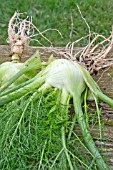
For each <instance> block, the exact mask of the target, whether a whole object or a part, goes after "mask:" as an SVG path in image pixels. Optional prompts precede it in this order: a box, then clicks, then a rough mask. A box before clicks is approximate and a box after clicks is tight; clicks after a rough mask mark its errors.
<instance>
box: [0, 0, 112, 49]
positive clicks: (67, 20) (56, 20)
mask: <svg viewBox="0 0 113 170" xmlns="http://www.w3.org/2000/svg"><path fill="white" fill-rule="evenodd" d="M0 2H1V3H0V44H7V42H6V39H7V27H8V22H9V19H10V18H11V16H12V15H13V13H14V12H15V11H17V10H18V11H19V12H27V15H29V16H32V17H33V23H34V24H35V25H36V27H37V28H38V29H39V30H40V31H44V30H46V29H48V28H52V29H58V30H59V31H60V32H61V34H62V36H63V37H62V38H61V36H60V35H59V34H58V32H56V31H48V32H46V33H45V34H44V35H45V36H46V37H47V38H48V39H49V40H50V41H52V43H53V44H52V45H53V46H65V45H66V44H67V43H68V42H73V41H75V40H77V39H78V38H81V37H82V36H85V35H87V34H88V32H89V30H88V27H87V26H86V23H85V22H84V20H83V19H82V18H81V15H80V13H79V11H78V8H77V6H76V4H78V5H79V8H80V10H81V12H82V15H83V17H84V18H85V19H86V20H87V22H88V24H89V26H90V29H91V31H92V32H97V33H99V34H102V35H105V36H106V37H107V36H108V35H109V34H110V31H111V28H112V23H113V12H112V11H113V1H112V0H108V1H105V0H98V1H97V0H96V1H93V0H60V1H59V0H38V1H37V0H32V1H31V0H24V1H23V0H18V1H15V0H11V1H10V0H5V1H3V0H0ZM38 40H39V41H40V42H41V43H42V44H43V45H45V46H50V43H48V42H47V41H45V40H44V39H43V38H42V37H41V36H38ZM85 43H86V42H81V43H80V44H78V45H80V46H83V45H84V44H85ZM31 45H37V46H39V45H40V44H38V42H32V43H31Z"/></svg>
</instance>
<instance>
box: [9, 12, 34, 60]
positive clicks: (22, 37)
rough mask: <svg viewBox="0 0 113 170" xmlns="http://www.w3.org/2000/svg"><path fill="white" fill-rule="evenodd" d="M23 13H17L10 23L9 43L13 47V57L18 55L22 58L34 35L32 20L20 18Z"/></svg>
mask: <svg viewBox="0 0 113 170" xmlns="http://www.w3.org/2000/svg"><path fill="white" fill-rule="evenodd" d="M20 15H21V13H18V12H15V13H14V15H13V16H12V18H11V19H10V21H9V25H8V39H7V42H8V43H9V44H10V46H11V55H13V54H17V55H18V56H19V57H21V55H22V53H23V50H24V48H25V46H27V45H28V44H29V42H30V38H29V37H30V36H31V34H33V26H32V25H31V23H32V18H29V17H27V18H25V19H21V18H20Z"/></svg>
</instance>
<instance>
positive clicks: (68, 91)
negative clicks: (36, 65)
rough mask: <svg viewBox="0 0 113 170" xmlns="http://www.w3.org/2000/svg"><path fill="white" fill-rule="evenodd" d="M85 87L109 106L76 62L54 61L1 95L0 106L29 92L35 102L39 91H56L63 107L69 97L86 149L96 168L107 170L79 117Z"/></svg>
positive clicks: (109, 102)
mask: <svg viewBox="0 0 113 170" xmlns="http://www.w3.org/2000/svg"><path fill="white" fill-rule="evenodd" d="M86 87H88V88H89V90H90V91H91V93H92V94H93V95H94V96H95V97H97V98H99V99H101V100H103V101H104V102H106V103H107V104H109V105H110V106H111V107H113V100H112V99H110V98H109V97H107V96H106V95H104V94H103V93H102V92H101V90H100V89H99V87H98V85H97V84H96V83H95V81H94V80H93V79H92V77H91V76H90V75H89V73H88V72H87V71H86V70H85V69H84V68H83V67H81V66H80V65H79V64H78V63H73V62H71V61H69V60H66V59H58V60H55V61H53V62H52V63H50V64H49V65H48V66H47V67H45V68H44V69H43V70H42V71H41V72H40V73H39V74H37V75H36V76H35V77H34V78H32V79H30V81H28V82H26V84H25V83H24V84H21V86H17V87H16V88H12V89H11V90H9V91H8V92H3V93H1V97H0V106H3V105H4V104H6V103H8V102H11V101H14V100H16V99H18V98H21V97H22V96H23V95H26V94H29V93H30V94H32V96H31V100H34V101H35V100H36V99H37V96H38V93H39V92H42V93H43V94H46V93H47V92H48V91H51V89H53V88H55V89H56V88H57V89H59V90H60V91H61V99H60V103H61V104H63V105H66V104H67V101H69V100H68V99H69V96H70V98H73V104H74V110H75V115H76V119H77V121H78V125H79V127H80V130H81V132H82V135H83V138H84V141H85V143H86V146H87V148H88V149H89V151H90V152H91V154H92V155H93V157H94V158H95V161H96V164H97V166H98V169H99V170H101V169H106V170H107V169H108V167H107V165H106V164H105V162H104V160H103V159H102V157H101V155H100V153H99V151H98V149H97V148H96V146H95V144H94V142H93V139H92V137H91V135H90V132H89V130H88V129H87V125H86V122H85V118H84V115H83V111H82V106H81V105H82V94H83V91H84V90H85V88H86ZM62 136H64V127H62ZM64 147H65V144H64ZM65 154H66V156H67V160H68V161H69V165H70V169H71V170H72V169H73V166H72V164H71V162H70V157H69V154H68V152H67V150H66V149H65Z"/></svg>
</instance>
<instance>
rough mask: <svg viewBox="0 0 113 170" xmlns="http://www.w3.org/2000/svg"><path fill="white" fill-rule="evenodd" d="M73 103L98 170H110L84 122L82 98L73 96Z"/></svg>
mask: <svg viewBox="0 0 113 170" xmlns="http://www.w3.org/2000/svg"><path fill="white" fill-rule="evenodd" d="M73 102H74V108H75V114H76V117H77V120H78V124H79V127H80V130H81V132H82V135H83V138H84V141H85V143H86V145H87V148H88V149H89V151H90V152H91V153H92V155H93V157H94V159H95V161H96V163H97V166H98V169H99V170H109V168H108V167H107V165H106V163H105V162H104V160H103V159H102V157H101V155H100V153H99V151H98V149H97V148H96V146H95V144H94V142H93V139H92V137H91V135H90V133H89V131H88V129H87V126H86V123H85V120H84V116H83V112H82V108H81V104H80V103H81V100H80V96H79V95H78V96H77V94H76V96H73Z"/></svg>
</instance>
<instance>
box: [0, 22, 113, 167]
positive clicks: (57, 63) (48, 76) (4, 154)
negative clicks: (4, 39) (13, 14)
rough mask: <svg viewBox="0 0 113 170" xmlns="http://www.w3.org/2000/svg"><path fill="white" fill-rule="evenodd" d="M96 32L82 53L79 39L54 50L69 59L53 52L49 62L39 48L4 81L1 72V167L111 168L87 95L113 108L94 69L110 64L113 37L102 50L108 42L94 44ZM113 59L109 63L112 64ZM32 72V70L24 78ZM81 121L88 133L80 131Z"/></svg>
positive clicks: (112, 103)
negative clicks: (93, 127)
mask: <svg viewBox="0 0 113 170" xmlns="http://www.w3.org/2000/svg"><path fill="white" fill-rule="evenodd" d="M19 21H20V20H19ZM11 23H12V22H11ZM21 23H23V21H21ZM20 25H21V24H20ZM22 25H23V24H22ZM11 27H12V26H11ZM22 30H23V29H22ZM18 32H19V30H18V31H17V33H18ZM20 32H21V31H20ZM19 35H22V36H23V34H19ZM25 35H26V34H25ZM25 35H24V36H25ZM96 38H98V36H96ZM96 38H94V39H93V40H92V42H91V43H90V44H88V45H87V47H85V48H84V49H82V50H81V51H80V52H78V53H77V54H74V44H75V43H73V44H70V46H69V45H68V46H67V48H68V50H67V51H66V52H61V51H59V50H56V51H54V55H55V54H56V53H57V55H59V56H60V57H62V56H64V57H65V59H55V58H54V57H53V55H51V56H50V58H49V60H48V61H47V62H43V61H41V60H40V55H41V54H40V52H37V53H36V54H34V55H33V56H32V57H31V58H30V59H28V60H27V61H26V62H25V63H23V64H22V67H21V69H20V70H18V72H17V73H15V74H13V75H11V77H9V78H8V79H7V81H6V82H4V83H3V84H2V82H3V79H5V78H4V77H5V76H6V75H7V73H5V74H3V76H2V77H0V81H1V88H0V92H1V93H0V107H1V108H0V126H1V127H0V139H1V140H0V153H1V154H0V169H4V170H9V169H11V170H12V169H41V170H42V169H44V170H45V169H54V170H55V169H56V170H60V169H62V170H63V169H64V170H66V169H67V170H68V169H71V170H76V169H92V170H94V169H95V170H97V169H99V170H102V169H105V170H108V169H109V167H108V165H107V164H106V161H105V160H104V158H103V157H102V155H101V154H100V152H99V150H98V148H97V147H96V146H95V143H94V141H93V139H92V136H91V135H90V128H89V125H88V122H87V119H86V117H85V114H84V112H85V113H86V112H87V104H86V100H87V99H91V100H94V101H95V102H96V105H97V99H100V100H102V101H104V102H105V103H107V104H108V105H110V106H111V107H112V108H113V100H112V99H110V98H109V97H107V96H106V95H104V94H103V93H102V91H101V90H100V88H99V87H98V85H97V84H96V82H95V81H94V80H93V79H92V77H91V75H90V74H89V72H90V73H91V74H92V73H95V70H96V71H98V70H99V69H100V68H102V66H103V67H105V65H104V64H103V61H104V60H107V59H106V57H107V54H108V53H109V52H110V50H111V49H112V48H111V47H112V39H111V41H110V38H111V37H110V38H109V40H108V44H107V45H106V48H103V49H102V51H101V53H100V52H99V54H101V55H100V56H98V55H99V54H97V53H94V51H95V50H97V48H98V47H99V46H100V45H102V44H103V43H104V42H103V41H102V42H101V43H99V44H98V45H95V46H94V47H93V48H91V47H92V45H93V43H94V42H95V41H96ZM17 39H18V38H17ZM10 43H12V42H11V41H10ZM14 46H15V45H14ZM97 52H98V50H97ZM51 53H53V51H52V50H51ZM12 54H13V53H12ZM78 54H79V56H78ZM92 54H93V55H92ZM94 54H95V55H94ZM86 56H87V57H86ZM92 56H93V57H94V58H93V57H92ZM95 56H97V57H95ZM66 58H67V59H66ZM92 61H93V62H92ZM107 61H108V63H107V65H106V66H109V65H111V61H110V62H109V59H108V60H107ZM99 63H100V65H99ZM3 65H4V64H1V67H0V69H1V70H2V66H3ZM84 67H85V68H84ZM38 69H40V70H39V71H38V73H37V70H38ZM86 69H87V70H88V71H89V72H88V71H87V70H86ZM3 73H4V71H3ZM29 74H30V75H32V76H28V77H27V79H24V81H23V82H21V81H19V80H20V78H22V76H27V75H29ZM17 81H18V82H19V83H18V84H17V83H15V82H17ZM12 84H13V86H12ZM72 105H73V107H74V108H73V109H71V108H72ZM82 105H84V108H85V109H84V110H85V111H84V110H83V108H82ZM70 110H73V111H72V113H71V112H70ZM87 115H88V114H87ZM99 116H100V115H99V114H98V121H99V124H100V119H99ZM76 126H79V128H80V130H81V134H82V138H79V137H78V136H77V134H76V133H75V131H74V128H76ZM100 136H101V134H100ZM85 153H87V155H86V154H85Z"/></svg>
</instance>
